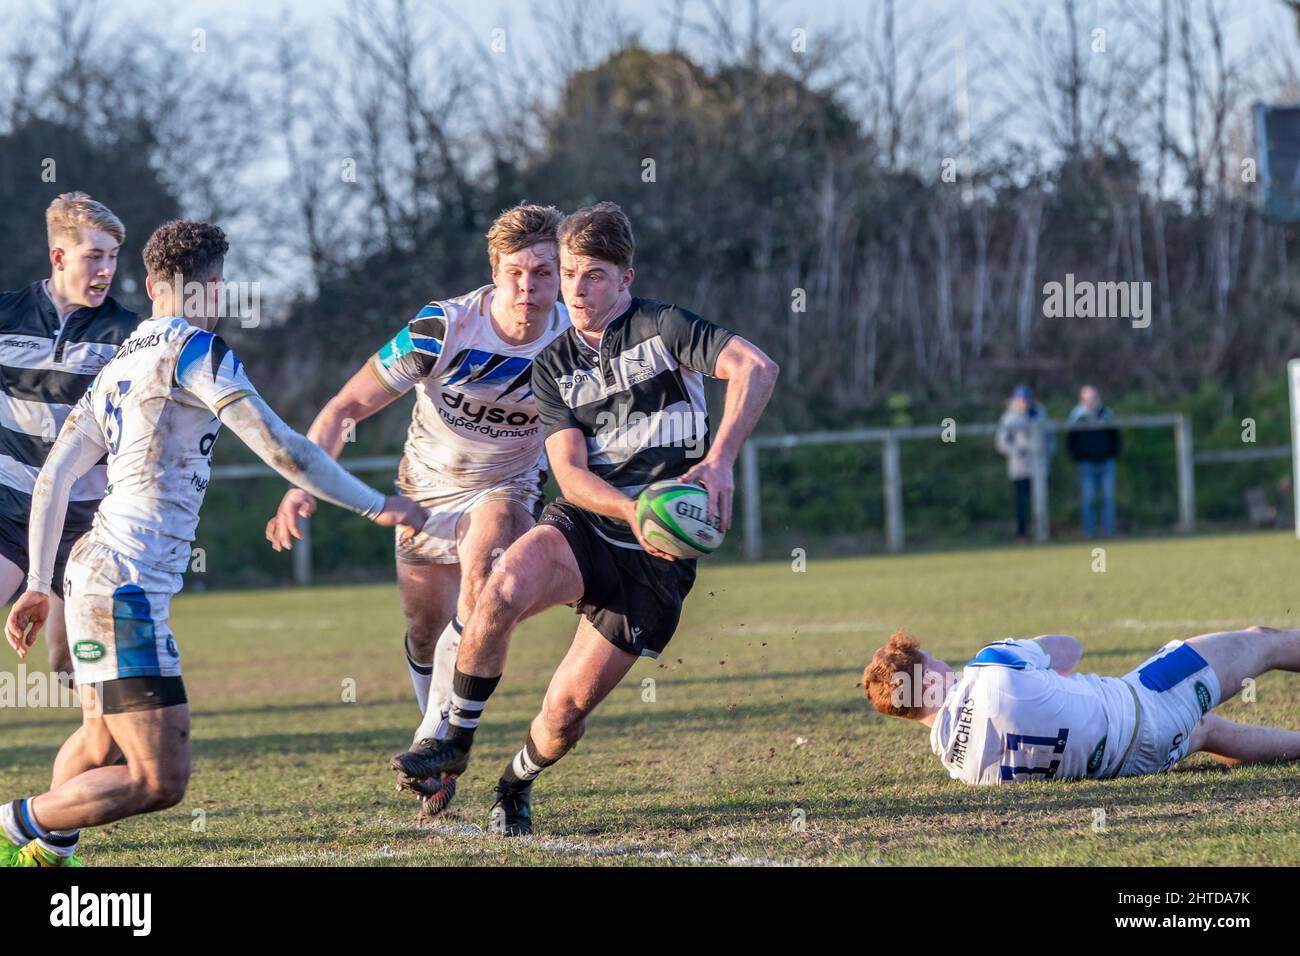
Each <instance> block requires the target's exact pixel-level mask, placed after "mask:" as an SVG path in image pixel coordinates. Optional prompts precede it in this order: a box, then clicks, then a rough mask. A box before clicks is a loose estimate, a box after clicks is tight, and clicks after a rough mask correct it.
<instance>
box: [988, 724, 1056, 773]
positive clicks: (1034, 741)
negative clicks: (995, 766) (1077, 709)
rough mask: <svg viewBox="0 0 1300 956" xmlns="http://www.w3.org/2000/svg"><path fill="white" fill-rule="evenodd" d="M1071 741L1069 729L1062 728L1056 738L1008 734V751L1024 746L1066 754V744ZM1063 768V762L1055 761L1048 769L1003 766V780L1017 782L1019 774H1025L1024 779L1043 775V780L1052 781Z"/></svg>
mask: <svg viewBox="0 0 1300 956" xmlns="http://www.w3.org/2000/svg"><path fill="white" fill-rule="evenodd" d="M1069 739H1070V730H1069V728H1068V727H1062V728H1061V729H1060V730H1058V731H1057V732H1056V736H1055V737H1029V736H1026V735H1025V734H1007V751H1008V752H1010V751H1012V750H1019V749H1020V747H1021V745H1022V744H1023V745H1024V746H1026V747H1051V748H1052V753H1054V754H1059V753H1065V742H1066V741H1067V740H1069ZM1060 766H1061V761H1059V760H1053V761H1052V762H1051V763H1049V764H1048V765H1047V766H1046V767H1016V766H1011V767H1008V766H1007V765H1006V764H1003V765H1002V779H1003V780H1015V779H1017V774H1023V775H1024V777H1033V776H1034V775H1035V774H1038V775H1041V777H1042V779H1043V780H1051V779H1052V778H1053V777H1055V776H1056V771H1057V769H1058V768H1059V767H1060Z"/></svg>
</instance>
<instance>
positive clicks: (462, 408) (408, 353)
mask: <svg viewBox="0 0 1300 956" xmlns="http://www.w3.org/2000/svg"><path fill="white" fill-rule="evenodd" d="M493 288H494V287H493V286H490V285H485V286H483V287H482V288H481V289H476V290H474V291H473V292H471V293H469V294H468V295H463V296H460V297H459V298H455V299H447V300H444V301H436V302H430V303H429V304H428V305H426V306H425V307H424V308H423V309H421V310H420V312H419V314H418V315H417V316H416V317H415V318H414V319H412V320H411V321H410V322H409V323H408V324H407V326H406V327H405V328H404V329H402V331H400V332H398V333H397V335H396V336H394V337H393V339H392V340H391V341H390V342H389V343H388V344H387V345H385V346H384V347H383V348H382V349H380V350H379V351H378V352H377V353H375V355H373V356H372V357H371V359H370V362H369V366H370V368H371V370H372V371H373V372H374V373H375V375H376V377H378V379H379V381H380V383H381V384H382V385H383V386H384V387H385V388H386V389H388V390H389V391H390V392H392V393H393V394H395V395H401V394H404V393H405V392H406V391H407V390H409V389H410V388H412V387H414V388H415V389H416V390H417V392H418V397H417V398H416V402H415V410H414V412H413V413H412V414H411V427H410V429H409V431H408V432H407V438H406V458H407V460H408V462H409V463H410V464H411V465H413V466H414V468H413V469H412V473H413V475H414V476H415V477H416V478H417V480H418V479H420V478H421V477H424V478H427V479H428V480H429V481H430V483H432V484H445V483H447V482H452V483H455V484H458V485H463V486H470V487H473V486H476V485H490V484H494V483H496V482H499V481H503V480H505V479H507V478H513V477H515V476H516V475H519V474H521V473H523V472H525V471H527V470H528V469H529V468H533V467H541V466H543V464H544V462H545V452H544V451H543V449H542V427H541V422H540V420H539V418H538V414H537V402H536V401H535V400H534V398H533V389H532V385H531V378H532V367H533V359H534V358H535V357H536V356H537V353H538V352H540V351H541V350H542V349H544V348H546V346H547V345H549V344H550V343H551V342H552V341H553V340H554V339H555V338H556V337H557V336H559V335H561V334H562V333H563V332H564V331H565V330H566V329H568V328H569V313H568V310H567V309H565V307H564V306H563V305H562V304H561V303H559V302H557V303H556V304H555V308H554V309H553V310H552V311H551V314H550V316H549V317H548V318H547V320H546V328H545V331H543V332H542V334H541V335H540V336H539V337H538V338H537V339H536V340H535V341H533V342H529V343H528V344H527V345H510V344H508V343H506V342H504V341H502V339H501V337H500V336H499V335H497V333H496V330H495V329H493V327H492V317H491V315H490V314H489V311H490V309H489V293H491V292H492V291H493Z"/></svg>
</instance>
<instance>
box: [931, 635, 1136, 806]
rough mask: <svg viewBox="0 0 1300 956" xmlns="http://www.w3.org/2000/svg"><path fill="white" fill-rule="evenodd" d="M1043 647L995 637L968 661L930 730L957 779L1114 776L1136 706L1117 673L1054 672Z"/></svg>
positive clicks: (1127, 741) (1007, 780)
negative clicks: (1062, 673) (1105, 674)
mask: <svg viewBox="0 0 1300 956" xmlns="http://www.w3.org/2000/svg"><path fill="white" fill-rule="evenodd" d="M1049 660H1050V658H1049V656H1048V653H1047V651H1046V650H1045V649H1044V648H1043V645H1042V644H1041V643H1039V642H1038V641H1032V640H1006V641H995V642H994V643H992V644H988V645H986V646H985V647H983V648H981V649H980V652H979V653H978V654H977V655H976V656H975V657H974V659H972V660H970V661H968V662H967V664H966V669H965V670H964V671H962V673H961V675H960V677H959V679H958V681H957V683H956V684H955V685H954V686H953V688H952V690H951V691H949V693H948V695H947V697H945V698H944V702H943V708H942V710H941V711H940V713H939V714H938V715H937V716H936V717H935V721H934V725H933V726H932V727H931V728H930V747H931V749H932V750H933V751H934V752H935V753H936V754H938V755H939V759H940V760H941V761H942V762H943V765H944V766H945V767H947V768H948V773H949V774H950V775H951V776H952V777H953V778H954V779H956V780H961V781H962V782H964V783H973V784H998V783H1014V782H1016V781H1020V780H1050V779H1057V778H1060V779H1066V778H1077V777H1110V776H1114V775H1115V774H1116V773H1117V772H1118V771H1119V768H1120V764H1121V763H1122V762H1123V760H1124V757H1125V756H1126V755H1127V753H1128V749H1129V747H1130V745H1131V744H1132V738H1133V732H1134V729H1135V726H1136V721H1137V704H1136V699H1135V698H1134V696H1133V691H1132V689H1131V688H1130V687H1129V686H1128V685H1127V684H1125V683H1124V682H1123V681H1122V680H1120V679H1119V678H1118V677H1101V676H1099V675H1097V674H1071V675H1070V676H1069V677H1063V676H1062V675H1060V674H1058V673H1056V672H1055V671H1053V670H1051V668H1050V667H1049Z"/></svg>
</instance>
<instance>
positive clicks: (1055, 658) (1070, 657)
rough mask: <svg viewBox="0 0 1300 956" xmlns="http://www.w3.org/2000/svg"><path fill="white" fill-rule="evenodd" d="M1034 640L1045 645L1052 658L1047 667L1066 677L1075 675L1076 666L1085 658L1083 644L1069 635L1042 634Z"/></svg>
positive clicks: (1044, 647) (1044, 648)
mask: <svg viewBox="0 0 1300 956" xmlns="http://www.w3.org/2000/svg"><path fill="white" fill-rule="evenodd" d="M1034 640H1036V641H1038V643H1040V644H1042V645H1043V650H1045V651H1047V656H1048V657H1049V658H1051V660H1050V662H1049V663H1048V665H1047V666H1048V667H1050V668H1051V669H1052V670H1054V671H1056V672H1057V673H1058V674H1062V675H1064V676H1066V677H1068V676H1069V675H1070V674H1072V673H1074V668H1075V665H1077V664H1078V663H1079V658H1081V657H1083V644H1082V643H1081V642H1080V641H1079V640H1078V639H1077V638H1073V637H1070V636H1069V635H1067V634H1040V635H1039V636H1038V637H1036V638H1034Z"/></svg>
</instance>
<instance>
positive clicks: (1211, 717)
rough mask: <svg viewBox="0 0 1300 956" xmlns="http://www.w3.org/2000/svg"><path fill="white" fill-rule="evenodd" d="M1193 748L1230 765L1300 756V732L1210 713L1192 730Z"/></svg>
mask: <svg viewBox="0 0 1300 956" xmlns="http://www.w3.org/2000/svg"><path fill="white" fill-rule="evenodd" d="M1191 750H1192V752H1193V753H1196V752H1198V751H1199V752H1202V753H1206V754H1208V755H1209V756H1211V757H1213V758H1214V759H1215V760H1217V761H1219V763H1222V764H1226V765H1227V766H1229V767H1241V766H1244V765H1246V764H1252V763H1263V762H1267V761H1274V760H1279V761H1280V760H1296V759H1300V731H1295V730H1282V729H1280V728H1278V727H1260V726H1255V725H1250V724H1238V723H1234V722H1233V721H1231V720H1227V719H1226V718H1224V717H1220V716H1219V715H1218V714H1206V715H1205V716H1204V717H1202V718H1201V722H1200V723H1199V724H1197V725H1196V729H1195V730H1193V731H1192V743H1191Z"/></svg>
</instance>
